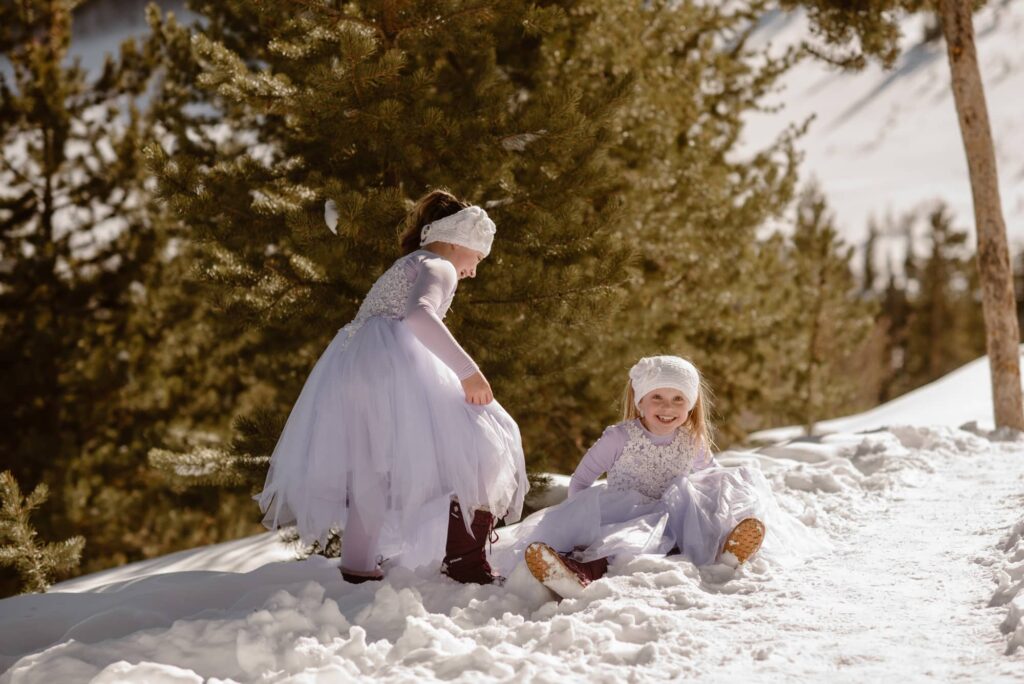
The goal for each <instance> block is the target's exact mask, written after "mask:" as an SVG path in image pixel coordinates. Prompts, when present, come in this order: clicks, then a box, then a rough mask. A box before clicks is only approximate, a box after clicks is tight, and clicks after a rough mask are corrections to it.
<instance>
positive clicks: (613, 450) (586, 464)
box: [569, 425, 626, 496]
mask: <svg viewBox="0 0 1024 684" xmlns="http://www.w3.org/2000/svg"><path fill="white" fill-rule="evenodd" d="M625 446H626V432H625V430H623V429H622V428H620V427H619V426H618V425H613V426H611V427H610V428H606V429H605V431H604V434H603V435H601V439H599V440H597V441H596V442H594V446H592V447H590V450H589V451H587V453H586V454H584V456H583V460H582V461H580V464H579V465H578V466H576V472H574V473H573V474H572V480H570V481H569V496H573V495H574V494H576V493H578V492H581V491H583V490H584V489H586V488H587V487H589V486H590V485H592V484H594V480H596V479H597V478H598V477H600V475H601V473H606V472H608V470H609V468H611V467H612V465H614V464H615V461H616V459H618V457H619V455H620V454H622V449H623V448H624V447H625Z"/></svg>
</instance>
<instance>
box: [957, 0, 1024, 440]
mask: <svg viewBox="0 0 1024 684" xmlns="http://www.w3.org/2000/svg"><path fill="white" fill-rule="evenodd" d="M938 5H939V19H940V21H941V23H942V33H943V35H944V36H945V38H946V49H947V53H948V55H949V70H950V73H951V74H952V83H953V99H954V101H955V102H956V113H957V116H958V117H959V119H960V134H961V136H962V137H963V141H964V151H965V152H966V153H967V167H968V170H969V172H970V177H971V195H972V197H973V199H974V221H975V224H976V227H977V234H978V271H979V275H980V278H981V291H982V310H983V311H984V314H985V340H986V345H987V348H988V359H989V364H990V366H991V373H992V401H993V404H994V407H995V418H996V426H997V427H1009V428H1014V429H1016V430H1024V403H1022V397H1021V386H1020V351H1019V348H1020V334H1019V332H1018V328H1017V305H1016V302H1015V301H1014V296H1013V272H1012V270H1011V268H1010V251H1009V249H1008V247H1007V244H1006V223H1005V221H1004V220H1003V210H1002V204H1001V203H1000V200H999V177H998V174H997V172H996V157H995V150H994V149H993V145H992V130H991V128H990V126H989V120H988V108H987V106H986V104H985V89H984V86H983V85H982V82H981V72H980V71H979V69H978V53H977V51H976V50H975V47H974V22H973V19H972V17H971V5H972V3H971V0H939V3H938Z"/></svg>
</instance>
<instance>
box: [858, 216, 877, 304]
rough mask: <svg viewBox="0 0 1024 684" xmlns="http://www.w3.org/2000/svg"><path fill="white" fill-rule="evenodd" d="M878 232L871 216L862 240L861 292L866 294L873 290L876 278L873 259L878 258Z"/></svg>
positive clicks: (868, 294)
mask: <svg viewBox="0 0 1024 684" xmlns="http://www.w3.org/2000/svg"><path fill="white" fill-rule="evenodd" d="M878 233H879V227H878V223H877V222H876V221H875V219H874V218H872V219H871V220H870V221H868V237H867V239H866V240H865V241H864V254H863V264H864V266H863V271H862V273H863V275H862V276H861V292H863V293H865V295H867V296H870V293H873V292H874V291H875V281H876V280H878V272H877V270H876V268H875V259H877V258H878Z"/></svg>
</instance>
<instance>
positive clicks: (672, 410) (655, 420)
mask: <svg viewBox="0 0 1024 684" xmlns="http://www.w3.org/2000/svg"><path fill="white" fill-rule="evenodd" d="M638 408H639V409H640V420H641V421H642V422H643V424H644V427H645V428H647V429H648V430H649V431H650V432H652V433H654V434H656V435H658V436H663V435H669V434H672V431H673V430H675V429H676V428H677V427H679V426H680V425H682V424H683V423H684V422H686V417H687V416H688V415H689V414H690V403H689V402H688V401H687V400H686V397H684V396H683V393H682V392H680V391H679V390H677V389H672V388H671V387H658V388H656V389H653V390H651V391H650V392H648V393H647V394H645V395H644V396H643V398H642V399H641V400H640V403H639V405H638Z"/></svg>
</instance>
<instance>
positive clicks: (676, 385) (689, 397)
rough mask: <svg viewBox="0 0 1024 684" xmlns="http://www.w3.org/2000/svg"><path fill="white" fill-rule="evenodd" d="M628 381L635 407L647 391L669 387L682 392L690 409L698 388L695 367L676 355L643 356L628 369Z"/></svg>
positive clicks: (698, 380) (698, 376) (698, 375)
mask: <svg viewBox="0 0 1024 684" xmlns="http://www.w3.org/2000/svg"><path fill="white" fill-rule="evenodd" d="M629 381H630V384H631V385H632V386H633V400H634V401H635V402H636V405H637V407H639V406H640V400H641V399H643V398H644V397H645V396H646V395H647V393H648V392H650V391H652V390H656V389H658V388H659V387H669V388H671V389H676V390H679V391H680V392H682V393H683V396H684V397H686V401H688V402H689V404H690V409H692V408H693V405H694V404H695V403H697V392H698V391H699V390H700V373H699V372H698V371H697V367H696V366H694V365H693V364H692V363H690V362H689V361H687V360H686V359H681V358H679V357H678V356H645V357H644V358H642V359H640V360H639V361H637V362H636V365H634V366H633V367H632V368H630V369H629Z"/></svg>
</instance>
